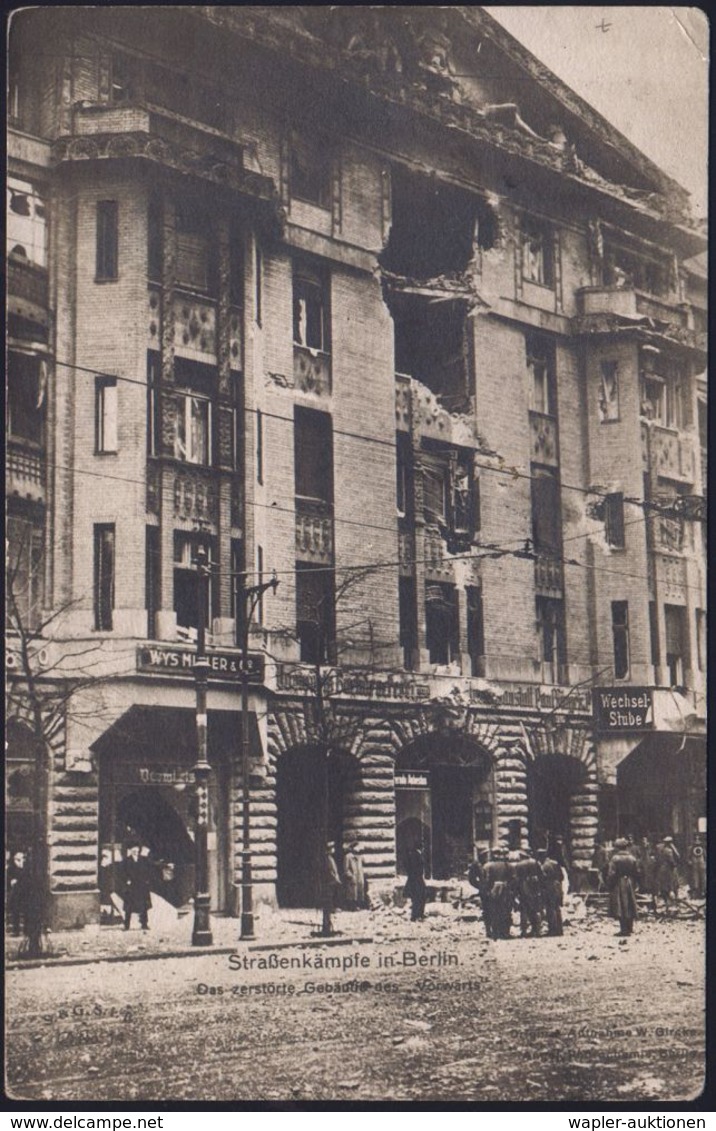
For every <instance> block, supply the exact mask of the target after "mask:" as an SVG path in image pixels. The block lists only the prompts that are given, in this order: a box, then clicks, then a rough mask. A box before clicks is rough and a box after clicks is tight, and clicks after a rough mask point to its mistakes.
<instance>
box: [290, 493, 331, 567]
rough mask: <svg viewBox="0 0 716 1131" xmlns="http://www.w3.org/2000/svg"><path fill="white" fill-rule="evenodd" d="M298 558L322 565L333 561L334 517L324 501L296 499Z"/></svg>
mask: <svg viewBox="0 0 716 1131" xmlns="http://www.w3.org/2000/svg"><path fill="white" fill-rule="evenodd" d="M296 557H297V558H299V559H300V560H301V561H304V562H306V561H307V562H317V563H320V564H321V565H330V564H331V563H332V561H333V515H332V513H331V508H330V506H329V504H328V503H326V502H324V500H323V499H308V498H305V497H302V496H299V497H297V498H296Z"/></svg>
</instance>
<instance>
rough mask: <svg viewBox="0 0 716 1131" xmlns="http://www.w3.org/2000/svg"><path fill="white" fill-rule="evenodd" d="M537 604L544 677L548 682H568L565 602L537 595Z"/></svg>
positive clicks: (538, 631)
mask: <svg viewBox="0 0 716 1131" xmlns="http://www.w3.org/2000/svg"><path fill="white" fill-rule="evenodd" d="M536 604H537V633H538V636H539V642H540V659H541V661H542V677H543V679H544V680H545V682H546V683H564V682H567V681H566V672H565V665H566V662H567V635H566V630H565V616H564V602H563V601H560V600H556V599H554V598H552V597H537V599H536Z"/></svg>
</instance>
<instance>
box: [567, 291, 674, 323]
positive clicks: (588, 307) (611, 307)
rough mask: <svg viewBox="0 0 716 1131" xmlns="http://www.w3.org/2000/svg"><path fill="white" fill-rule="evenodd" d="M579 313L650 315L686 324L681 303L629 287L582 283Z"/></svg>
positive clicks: (627, 316)
mask: <svg viewBox="0 0 716 1131" xmlns="http://www.w3.org/2000/svg"><path fill="white" fill-rule="evenodd" d="M577 295H578V301H579V311H580V313H581V314H585V315H590V314H613V315H616V316H617V317H619V318H635V319H636V318H651V319H653V320H654V321H655V322H665V323H676V324H677V325H678V326H684V327H686V326H688V324H689V310H688V306H686V304H684V303H679V302H672V301H670V300H669V299H665V298H657V296H656V295H650V294H646V293H645V292H644V291H637V290H634V289H633V288H631V287H582V289H581V290H580V291H578V292H577Z"/></svg>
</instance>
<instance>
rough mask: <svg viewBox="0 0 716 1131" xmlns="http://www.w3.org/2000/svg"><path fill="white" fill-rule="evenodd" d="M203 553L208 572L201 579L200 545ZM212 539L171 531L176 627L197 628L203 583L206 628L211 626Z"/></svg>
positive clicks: (212, 593) (212, 596)
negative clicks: (172, 537)
mask: <svg viewBox="0 0 716 1131" xmlns="http://www.w3.org/2000/svg"><path fill="white" fill-rule="evenodd" d="M200 547H203V549H204V550H205V552H206V563H207V567H208V574H207V576H206V578H203V577H202V575H201V573H200V572H199V548H200ZM212 562H213V553H212V544H211V539H209V538H202V537H198V536H197V535H195V534H185V533H183V532H179V531H175V533H174V611H175V613H176V616H177V626H178V627H179V628H185V629H187V628H189V629H197V628H198V627H199V613H200V609H201V586H202V584H204V585H205V586H206V589H205V593H206V608H205V610H204V612H205V627H206V628H209V627H210V625H211V610H212V608H213V598H214V592H213V577H212Z"/></svg>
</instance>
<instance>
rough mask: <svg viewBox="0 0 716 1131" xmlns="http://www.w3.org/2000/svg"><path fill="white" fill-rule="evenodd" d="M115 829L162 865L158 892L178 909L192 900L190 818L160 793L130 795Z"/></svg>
mask: <svg viewBox="0 0 716 1131" xmlns="http://www.w3.org/2000/svg"><path fill="white" fill-rule="evenodd" d="M188 808H189V809H190V808H191V805H189V806H188ZM187 815H188V814H187ZM115 829H116V832H117V833H119V834H120V835H121V836H122V839H123V840H125V841H126V840H129V839H131V838H132V837H134V836H136V837H137V839H138V840H140V841H141V843H142V844H143V845H145V846H146V847H147V848H148V849H149V851H150V855H151V859H152V860H154V861H157V862H158V863H157V864H156V866H155V875H154V877H153V880H154V882H153V885H152V886H153V890H154V891H156V892H158V894H159V895H161V896H163V897H164V899H166V900H168V901H169V903H172V904H173V905H174V906H175V907H181V905H182V904H183V903H186V902H187V901H188V900H189V899H190V897H191V896H192V894H193V891H194V841H193V840H192V837H191V836H190V834H189V831H188V828H187V820H186V817H182V816H181V815H180V814H179V812H178V811H177V809H176V808H175V807H174V806H173V805H172V804H170V802H169V801H167V800H166V798H165V797H163V796H162V794H161V793H160V791H159V790H158V789H152V788H151V787H150V788H148V789H142V790H137V791H136V792H134V793H128V794H126V795H125V796H124V797H123V798H122V800H121V801H120V802H119V803H118V805H117V813H116V826H115Z"/></svg>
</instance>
